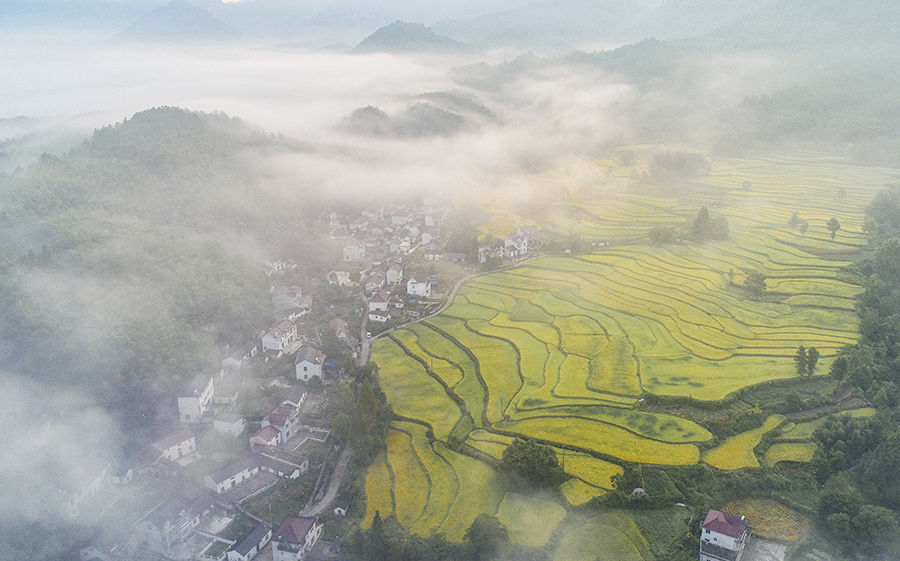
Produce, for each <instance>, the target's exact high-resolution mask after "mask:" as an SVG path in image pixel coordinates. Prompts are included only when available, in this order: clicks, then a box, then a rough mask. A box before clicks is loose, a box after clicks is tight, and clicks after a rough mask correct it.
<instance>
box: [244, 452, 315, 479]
mask: <svg viewBox="0 0 900 561" xmlns="http://www.w3.org/2000/svg"><path fill="white" fill-rule="evenodd" d="M250 454H251V455H252V456H253V457H254V458H255V459H256V461H257V462H259V467H260V469H262V470H265V471H268V472H269V473H272V474H275V475H277V476H278V477H282V478H284V479H297V478H298V477H300V476H301V475H303V474H304V473H306V472H307V471H308V470H309V459H308V458H306V457H304V456H301V455H300V454H297V453H295V452H289V451H287V450H285V449H284V448H277V447H274V446H254V447H253V451H252V452H251V453H250Z"/></svg>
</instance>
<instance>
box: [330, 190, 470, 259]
mask: <svg viewBox="0 0 900 561" xmlns="http://www.w3.org/2000/svg"><path fill="white" fill-rule="evenodd" d="M451 210H452V206H451V205H450V204H448V203H446V202H444V201H441V200H439V199H435V198H427V199H425V200H424V201H423V202H422V204H420V205H412V204H394V205H381V204H379V205H373V206H371V207H367V208H365V209H363V210H362V212H360V214H359V215H357V216H355V217H351V216H347V215H341V214H339V213H337V212H332V213H331V215H330V216H329V224H330V228H331V238H332V239H341V238H349V239H350V241H349V242H348V243H347V244H346V245H345V246H344V249H343V259H344V261H346V262H348V263H361V262H363V261H366V260H367V259H372V260H383V259H384V258H387V257H389V256H391V255H394V256H397V255H401V256H402V255H409V254H410V253H412V252H413V251H415V250H416V249H418V248H420V247H427V246H431V245H437V246H440V242H441V226H442V225H443V224H444V221H445V220H446V218H447V215H448V214H450V211H451Z"/></svg>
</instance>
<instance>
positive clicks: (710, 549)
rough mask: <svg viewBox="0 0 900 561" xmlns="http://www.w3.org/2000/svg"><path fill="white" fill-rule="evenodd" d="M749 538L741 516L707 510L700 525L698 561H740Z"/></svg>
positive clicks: (747, 529)
mask: <svg viewBox="0 0 900 561" xmlns="http://www.w3.org/2000/svg"><path fill="white" fill-rule="evenodd" d="M749 536H750V530H749V527H748V525H747V520H746V519H745V518H744V517H743V516H735V515H733V514H728V513H727V512H722V511H721V510H716V509H713V508H711V509H709V512H707V513H706V518H705V519H704V520H703V523H702V524H701V525H700V561H740V558H741V554H743V552H744V545H746V543H747V538H748V537H749Z"/></svg>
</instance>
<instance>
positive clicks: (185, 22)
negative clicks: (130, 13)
mask: <svg viewBox="0 0 900 561" xmlns="http://www.w3.org/2000/svg"><path fill="white" fill-rule="evenodd" d="M237 35H238V32H237V31H235V30H234V29H233V28H232V27H231V26H229V25H228V24H226V23H225V22H223V21H222V20H220V19H218V18H217V17H216V16H214V15H213V14H211V13H210V12H208V11H206V10H204V9H203V8H201V7H199V6H195V5H193V4H191V3H190V2H187V1H186V0H172V2H169V3H168V4H165V5H163V6H160V7H158V8H156V9H153V10H150V11H149V12H147V13H145V14H143V15H141V16H140V17H138V18H137V19H136V20H135V21H134V22H133V23H132V24H131V25H129V26H128V27H127V28H125V30H124V31H122V32H121V33H120V34H119V35H118V37H117V39H118V40H119V41H126V42H139V43H166V42H205V41H222V40H227V39H233V38H235V37H237Z"/></svg>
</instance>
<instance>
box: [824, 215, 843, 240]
mask: <svg viewBox="0 0 900 561" xmlns="http://www.w3.org/2000/svg"><path fill="white" fill-rule="evenodd" d="M825 226H826V227H827V228H828V231H829V232H831V239H834V236H835V235H837V231H838V230H840V229H841V223H840V222H838V219H837V218H835V217H834V216H832V217H831V219H830V220H829V221H828V223H827V224H826V225H825Z"/></svg>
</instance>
